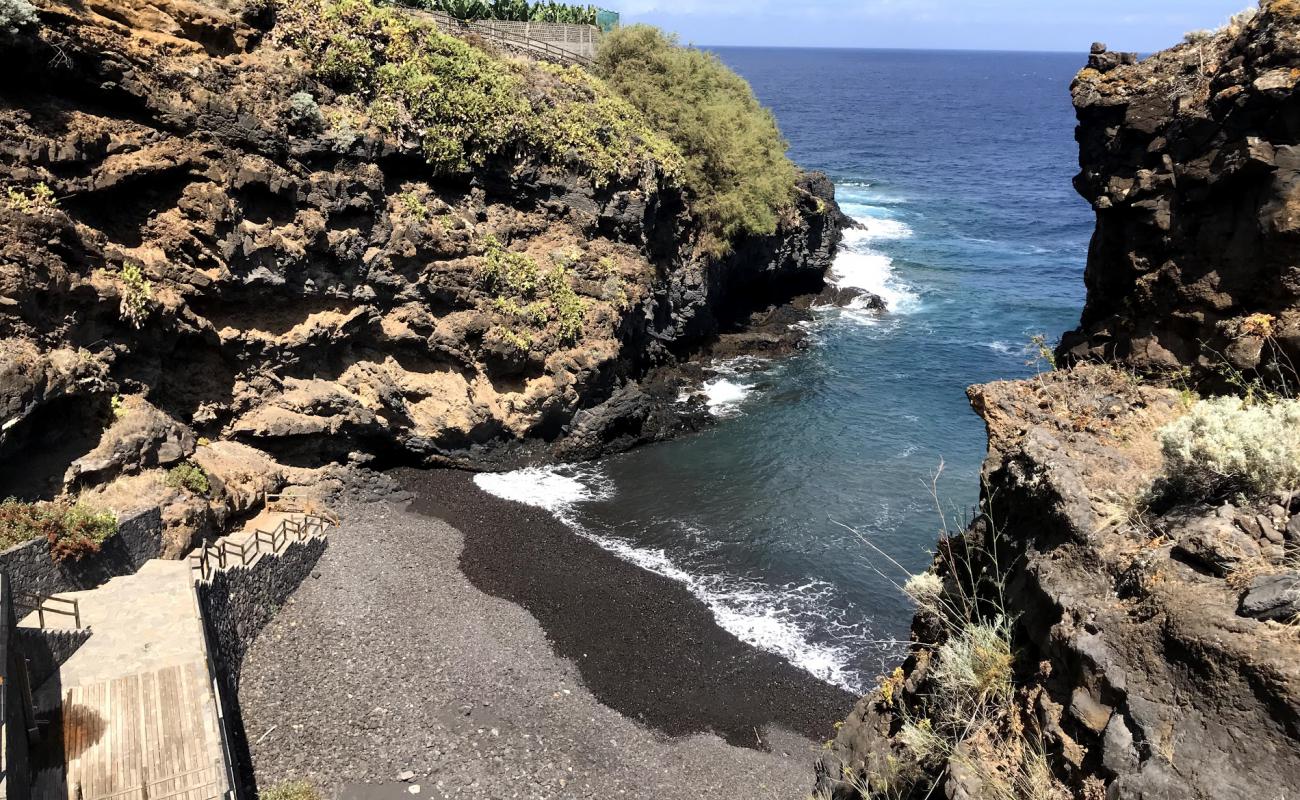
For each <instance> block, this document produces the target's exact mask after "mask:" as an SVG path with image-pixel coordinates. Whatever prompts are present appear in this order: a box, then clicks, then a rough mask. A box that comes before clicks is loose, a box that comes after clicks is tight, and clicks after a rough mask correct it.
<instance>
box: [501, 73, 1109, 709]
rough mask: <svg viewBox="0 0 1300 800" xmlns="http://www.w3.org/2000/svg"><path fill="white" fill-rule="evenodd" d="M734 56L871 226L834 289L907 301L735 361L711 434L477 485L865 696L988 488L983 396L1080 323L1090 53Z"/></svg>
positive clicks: (716, 393)
mask: <svg viewBox="0 0 1300 800" xmlns="http://www.w3.org/2000/svg"><path fill="white" fill-rule="evenodd" d="M716 52H717V53H718V55H719V56H720V57H721V58H722V59H723V60H724V61H725V62H726V63H727V64H728V65H730V66H731V67H732V68H733V69H735V70H736V71H737V72H739V73H740V74H741V75H742V76H744V77H745V78H747V79H748V80H749V81H750V83H751V84H752V85H753V87H754V91H755V92H756V93H757V95H758V97H759V99H760V100H761V101H762V102H763V103H765V104H766V105H768V106H769V107H770V108H771V109H772V110H773V112H774V113H775V115H776V118H777V120H778V122H779V124H780V125H781V129H782V131H783V132H784V134H785V136H786V137H787V139H788V140H789V142H790V154H791V157H792V158H794V160H795V161H796V162H798V163H799V164H800V165H802V166H804V167H807V168H811V169H819V170H823V171H825V172H827V173H828V174H829V175H830V176H831V177H832V178H833V179H834V181H835V184H836V187H837V195H838V198H839V202H840V204H841V205H842V207H843V208H844V210H845V212H847V213H848V214H849V215H851V216H853V217H854V218H856V219H858V220H859V221H861V222H863V223H864V224H865V225H866V228H865V230H862V231H853V232H850V234H849V236H848V238H847V240H846V242H845V246H844V248H843V251H842V253H841V254H840V255H839V257H838V259H837V261H836V263H835V268H834V270H835V274H834V276H833V277H834V279H835V281H836V282H838V283H840V284H842V285H853V286H859V287H862V288H865V289H869V290H871V291H873V292H875V293H877V294H880V295H881V296H882V297H884V298H885V300H886V301H887V302H888V304H889V307H890V311H889V312H888V313H886V314H883V315H877V314H874V313H872V312H869V311H866V310H863V309H858V308H852V307H850V308H846V309H823V310H819V311H817V312H816V318H815V320H814V321H813V322H812V323H811V326H810V327H811V330H810V334H811V337H812V342H813V344H812V346H811V347H810V348H809V349H808V350H807V351H805V352H802V353H800V354H797V355H795V356H793V357H790V358H787V359H784V360H779V361H773V362H765V361H761V360H758V359H752V358H750V359H738V360H736V361H733V362H729V363H725V364H721V365H719V367H718V369H717V371H716V374H715V375H714V376H713V377H712V378H711V379H710V380H709V381H708V383H707V384H706V385H705V387H704V388H705V391H706V392H707V393H708V396H709V400H710V402H709V405H710V409H711V411H712V412H713V414H714V415H715V416H716V417H717V418H718V419H717V424H716V425H715V426H713V427H711V428H709V429H708V430H706V431H704V432H702V433H700V434H697V435H692V436H688V437H686V438H682V439H678V440H675V441H671V442H667V443H663V444H659V445H655V446H651V447H645V448H642V449H639V450H635V451H633V452H630V453H626V454H623V455H620V456H617V457H614V458H609V459H606V460H604V461H601V462H597V463H594V464H585V465H576V466H561V467H555V468H547V469H530V470H523V471H519V472H515V473H508V474H505V475H482V476H479V477H478V478H477V483H478V484H479V486H480V487H481V488H483V489H485V490H487V491H489V492H492V493H494V494H497V495H499V496H502V497H507V498H510V499H515V500H522V501H524V502H529V503H532V504H534V505H537V506H541V507H544V508H547V509H548V510H550V511H551V512H552V513H554V514H556V515H557V516H559V517H560V518H561V519H563V520H564V521H565V522H566V523H568V524H569V526H570V527H572V528H573V530H574V532H575V534H576V535H582V536H586V537H589V538H591V539H593V540H594V541H596V542H598V543H599V544H601V545H602V546H604V547H606V548H608V549H610V550H612V551H614V552H615V553H616V554H618V555H619V556H621V557H623V558H626V559H628V560H630V561H633V562H634V563H637V564H639V565H641V566H643V567H645V568H646V569H650V570H653V571H655V572H659V573H661V574H663V575H665V576H668V577H670V578H673V579H675V580H678V581H680V582H681V583H683V584H684V585H685V586H687V587H688V588H689V589H690V590H691V591H692V592H693V593H694V594H695V595H696V596H697V597H699V598H700V599H701V600H703V601H704V602H705V603H706V604H707V605H708V606H709V608H710V609H711V610H712V611H713V614H714V616H715V618H716V619H717V621H718V623H719V624H720V625H722V626H723V627H724V628H726V629H727V630H729V631H731V632H732V633H734V634H735V635H736V636H738V637H740V638H741V639H743V640H745V641H747V642H750V643H751V644H754V645H756V646H758V647H761V648H763V649H765V650H768V651H771V652H774V653H777V654H779V655H781V656H783V657H784V658H786V659H788V660H789V661H790V662H791V663H794V664H796V665H798V666H800V667H802V668H804V669H806V670H808V671H809V672H811V673H812V674H814V675H816V676H818V677H820V678H822V679H824V680H826V681H828V682H831V683H834V684H837V685H840V686H842V687H844V688H846V689H849V690H852V691H859V690H862V689H864V688H865V687H867V686H868V685H870V684H871V682H872V680H873V677H874V676H875V675H876V674H878V673H879V672H880V671H881V670H882V668H883V667H884V665H886V664H889V663H891V662H893V661H894V660H895V659H896V657H897V655H898V654H899V653H900V652H901V651H902V650H903V648H904V647H905V641H906V639H907V631H908V625H909V622H910V619H911V614H912V609H911V607H910V605H909V603H908V602H907V600H906V599H905V598H904V597H903V595H902V593H901V591H900V590H899V588H898V584H900V583H901V582H902V581H903V580H905V578H906V573H907V572H916V571H920V570H923V569H924V568H925V567H926V565H927V564H928V563H929V561H930V554H929V551H930V549H931V548H932V547H933V545H934V543H935V541H936V539H937V536H938V533H939V531H940V529H941V527H943V525H945V524H947V525H948V526H949V527H950V528H951V527H954V526H955V525H957V524H959V523H960V520H962V519H963V518H965V517H966V516H967V514H968V513H969V510H970V509H971V508H972V507H973V506H974V505H975V503H976V502H977V500H978V494H979V467H980V462H981V460H982V459H983V456H984V449H985V438H984V429H983V424H982V423H981V422H980V420H979V419H978V418H977V417H976V416H975V415H974V414H973V413H972V412H971V411H970V409H969V407H968V404H967V401H966V396H965V389H966V387H967V386H969V385H971V384H975V383H981V382H986V381H991V380H998V379H1006V378H1018V377H1023V376H1025V375H1028V374H1032V372H1033V371H1034V370H1035V369H1036V367H1035V366H1034V365H1033V364H1032V363H1031V362H1033V360H1034V352H1035V350H1034V348H1033V347H1031V346H1030V341H1031V338H1032V337H1033V336H1035V335H1039V334H1045V335H1046V336H1047V337H1048V339H1049V340H1053V341H1054V340H1055V338H1056V337H1057V336H1059V334H1060V333H1061V332H1062V331H1064V330H1066V329H1068V328H1070V327H1073V326H1074V324H1075V323H1076V322H1077V320H1078V315H1079V311H1080V309H1081V307H1082V304H1083V298H1084V287H1083V266H1084V261H1085V258H1086V254H1087V245H1088V238H1089V236H1090V234H1091V230H1092V214H1091V211H1090V210H1089V208H1088V206H1087V204H1086V203H1085V202H1084V201H1083V200H1081V199H1080V198H1079V197H1078V196H1077V195H1076V194H1075V193H1074V191H1073V189H1072V188H1071V178H1072V177H1073V175H1074V173H1075V172H1076V171H1077V163H1078V162H1077V152H1076V149H1075V143H1074V136H1073V129H1074V114H1073V109H1072V107H1071V105H1070V96H1069V86H1070V81H1071V79H1072V77H1073V75H1074V73H1075V71H1076V70H1077V69H1078V68H1079V67H1081V66H1082V65H1083V63H1084V59H1085V56H1084V55H1082V54H1079V55H1074V54H1029V53H972V52H911V51H879V50H813V49H807V50H804V49H772V48H761V49H759V48H719V49H717V51H716ZM881 553H884V554H886V555H881ZM886 556H887V557H886ZM895 562H896V563H895Z"/></svg>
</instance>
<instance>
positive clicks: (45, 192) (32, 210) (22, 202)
mask: <svg viewBox="0 0 1300 800" xmlns="http://www.w3.org/2000/svg"><path fill="white" fill-rule="evenodd" d="M2 1H3V0H0V2H2ZM5 196H6V202H7V203H8V205H9V207H10V208H12V209H13V210H15V211H21V212H22V213H24V214H38V213H41V212H45V211H53V210H54V209H56V208H58V207H59V200H58V198H57V197H55V196H54V190H53V189H51V188H50V187H49V186H48V185H47V184H45V183H43V182H42V183H38V184H36V185H35V186H33V187H32V189H31V191H28V192H25V191H23V190H22V189H17V188H13V187H10V188H9V189H8V190H7V191H6V192H5Z"/></svg>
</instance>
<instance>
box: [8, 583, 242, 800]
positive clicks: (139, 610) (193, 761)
mask: <svg viewBox="0 0 1300 800" xmlns="http://www.w3.org/2000/svg"><path fill="white" fill-rule="evenodd" d="M60 597H65V598H69V599H76V600H77V601H78V602H79V603H80V606H81V621H82V624H83V625H84V626H86V627H89V628H90V629H91V636H90V639H89V640H88V641H87V642H86V644H84V645H82V647H81V648H80V649H78V650H77V652H76V653H74V654H73V655H72V657H71V658H69V659H68V661H67V662H66V663H64V665H63V666H62V668H60V670H59V672H58V674H57V675H56V676H55V677H54V678H52V679H51V680H49V681H47V682H46V683H45V685H44V686H42V687H40V689H39V690H38V691H37V693H36V694H37V705H38V706H40V707H42V708H53V707H55V706H61V707H62V721H63V722H62V737H63V750H64V757H65V763H66V781H65V785H63V786H44V787H43V792H42V794H41V795H40V796H39V797H37V798H36V800H108V798H113V800H137V798H138V800H146V799H147V800H163V798H176V799H177V800H213V799H215V798H218V797H220V796H221V795H222V794H223V793H224V792H225V791H226V790H227V789H228V788H229V787H228V781H227V778H226V770H225V759H224V756H223V753H222V746H221V735H220V731H219V729H218V722H217V720H218V714H217V700H216V696H215V694H214V693H213V689H212V683H211V681H210V680H209V679H208V668H207V662H206V655H205V653H206V650H205V646H204V639H203V626H202V622H201V621H200V618H199V613H198V606H197V601H196V599H195V596H194V589H193V577H192V574H191V571H190V567H189V564H188V563H187V562H185V561H162V560H154V561H149V562H147V563H146V564H145V565H144V566H143V567H141V569H140V571H139V572H137V573H136V574H135V575H129V576H124V577H119V578H114V579H112V580H110V581H109V582H108V583H106V584H104V585H103V586H101V587H99V588H98V589H92V590H88V591H81V592H66V593H63V594H61V595H60ZM35 622H36V620H35V617H34V615H32V616H29V617H28V618H27V619H25V620H24V621H23V623H22V624H24V625H34V624H35ZM47 624H49V625H51V626H53V625H63V626H64V627H71V625H72V620H71V618H70V617H54V616H50V615H47Z"/></svg>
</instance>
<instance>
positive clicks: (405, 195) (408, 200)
mask: <svg viewBox="0 0 1300 800" xmlns="http://www.w3.org/2000/svg"><path fill="white" fill-rule="evenodd" d="M397 199H398V200H399V201H400V202H401V204H402V209H403V210H404V211H406V213H407V214H409V215H410V216H411V217H413V218H415V219H418V220H421V221H423V220H426V219H428V218H429V206H428V204H426V203H425V202H424V201H423V200H421V199H420V195H418V194H416V193H415V192H402V193H401V194H400V195H398V197H397Z"/></svg>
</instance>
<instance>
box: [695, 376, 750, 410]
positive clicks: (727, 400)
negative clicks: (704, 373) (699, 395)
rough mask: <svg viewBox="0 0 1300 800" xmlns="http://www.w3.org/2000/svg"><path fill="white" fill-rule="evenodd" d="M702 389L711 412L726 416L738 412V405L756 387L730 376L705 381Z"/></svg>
mask: <svg viewBox="0 0 1300 800" xmlns="http://www.w3.org/2000/svg"><path fill="white" fill-rule="evenodd" d="M700 390H701V391H702V392H704V396H705V398H706V402H707V403H708V406H709V412H710V413H712V414H713V415H714V416H717V417H725V416H727V415H729V414H734V413H736V411H737V410H738V406H739V405H740V404H741V403H742V402H744V400H745V398H746V397H748V396H749V395H750V393H751V392H753V391H754V387H753V386H748V385H746V384H743V383H737V382H736V381H733V380H731V379H729V378H714V379H712V380H708V381H705V382H704V385H703V386H701V387H700Z"/></svg>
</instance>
